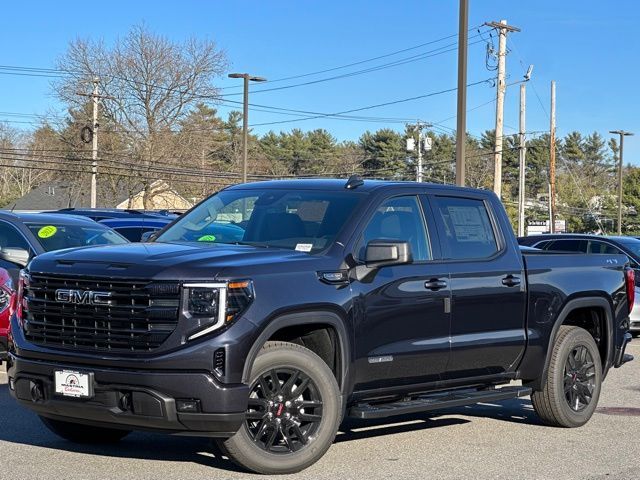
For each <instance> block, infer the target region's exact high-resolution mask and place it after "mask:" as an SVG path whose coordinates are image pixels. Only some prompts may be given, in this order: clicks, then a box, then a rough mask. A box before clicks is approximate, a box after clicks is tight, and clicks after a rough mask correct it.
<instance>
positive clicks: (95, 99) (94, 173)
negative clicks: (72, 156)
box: [76, 77, 114, 208]
mask: <svg viewBox="0 0 640 480" xmlns="http://www.w3.org/2000/svg"><path fill="white" fill-rule="evenodd" d="M99 83H100V79H99V78H98V77H95V78H94V79H93V92H92V93H83V92H76V95H80V96H81V97H91V103H92V106H93V113H92V120H91V144H92V145H91V147H92V148H91V150H92V152H91V158H92V162H91V208H96V206H97V205H96V204H97V198H98V193H97V190H98V189H97V183H98V182H97V177H98V127H99V124H98V105H99V101H100V99H101V98H108V99H110V100H113V99H114V98H113V97H110V96H108V95H100V92H99V90H98V85H99ZM87 142H88V140H87Z"/></svg>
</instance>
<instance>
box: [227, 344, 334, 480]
mask: <svg viewBox="0 0 640 480" xmlns="http://www.w3.org/2000/svg"><path fill="white" fill-rule="evenodd" d="M274 378H275V379H277V381H274ZM250 385H251V393H250V397H249V409H248V410H247V420H246V421H245V422H244V424H243V425H242V427H241V428H240V430H238V432H237V433H236V434H235V435H234V436H233V437H231V438H229V439H226V440H224V441H218V444H219V447H220V449H221V450H222V451H223V452H224V453H225V454H226V455H227V456H228V457H229V458H230V459H231V460H232V461H233V462H235V463H236V464H238V465H240V466H241V467H243V468H246V469H248V470H251V471H253V472H256V473H262V474H270V475H274V474H285V473H295V472H299V471H301V470H304V469H305V468H307V467H309V466H310V465H312V464H313V463H315V462H316V461H318V460H319V459H320V458H321V457H322V456H323V455H324V454H325V452H326V451H327V450H328V449H329V447H330V446H331V444H332V443H333V440H334V439H335V436H336V433H337V431H338V426H339V425H340V420H341V411H342V410H341V402H340V399H341V397H340V390H339V388H338V384H337V382H336V379H335V377H334V375H333V373H332V372H331V370H330V369H329V367H328V366H327V365H326V363H325V362H324V361H323V360H322V359H321V358H320V357H318V356H317V355H316V354H315V353H313V352H312V351H311V350H309V349H307V348H304V347H302V346H300V345H296V344H293V343H287V342H267V343H266V344H265V346H264V347H262V350H261V351H260V353H259V354H258V356H257V358H256V360H255V362H254V364H253V366H252V369H251V381H250Z"/></svg>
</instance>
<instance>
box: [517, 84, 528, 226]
mask: <svg viewBox="0 0 640 480" xmlns="http://www.w3.org/2000/svg"><path fill="white" fill-rule="evenodd" d="M526 109H527V86H526V85H525V84H524V83H521V84H520V125H519V127H520V151H519V153H520V155H519V157H520V171H519V176H518V236H519V237H524V234H525V228H524V218H525V215H524V201H525V173H526V155H527V139H526V137H525V132H526V127H525V120H526V119H525V117H526Z"/></svg>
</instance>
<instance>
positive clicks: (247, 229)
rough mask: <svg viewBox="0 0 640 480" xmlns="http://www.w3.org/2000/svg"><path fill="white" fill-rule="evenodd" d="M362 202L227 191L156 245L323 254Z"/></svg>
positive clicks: (352, 197) (353, 196)
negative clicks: (226, 246) (216, 245)
mask: <svg viewBox="0 0 640 480" xmlns="http://www.w3.org/2000/svg"><path fill="white" fill-rule="evenodd" d="M360 198H362V196H361V194H358V193H356V192H352V191H345V192H324V191H314V190H271V189H269V190H223V191H222V192H220V193H218V194H216V195H214V196H212V197H210V198H208V199H207V200H205V201H204V202H202V203H201V204H200V205H198V206H197V207H196V208H194V209H193V210H192V211H191V212H189V213H187V214H185V215H184V216H183V217H182V218H181V219H180V220H179V221H178V222H176V223H175V224H174V225H173V226H172V227H170V228H169V229H168V230H166V231H165V232H163V233H162V235H160V236H159V237H158V239H157V240H156V241H158V242H205V243H233V244H246V245H257V246H263V247H277V248H287V249H291V250H298V251H301V252H311V253H314V252H319V251H321V250H324V249H325V248H327V247H328V246H329V245H330V244H331V243H332V242H333V240H334V239H335V237H336V235H337V234H338V232H339V231H340V230H341V229H342V226H343V225H344V223H345V222H346V220H347V218H348V217H349V216H350V214H351V212H353V210H354V209H355V207H356V205H357V204H358V202H359V201H360Z"/></svg>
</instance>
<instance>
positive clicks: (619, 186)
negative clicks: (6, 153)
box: [609, 130, 633, 235]
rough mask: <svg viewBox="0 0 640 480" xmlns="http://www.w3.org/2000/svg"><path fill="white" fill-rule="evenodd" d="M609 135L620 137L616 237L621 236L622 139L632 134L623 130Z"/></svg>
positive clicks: (614, 131) (613, 131)
mask: <svg viewBox="0 0 640 480" xmlns="http://www.w3.org/2000/svg"><path fill="white" fill-rule="evenodd" d="M609 133H613V134H614V135H620V158H619V159H618V160H619V162H618V163H619V165H618V235H622V167H623V165H624V163H623V155H624V137H629V136H631V135H633V133H631V132H625V131H624V130H611V131H610V132H609Z"/></svg>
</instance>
